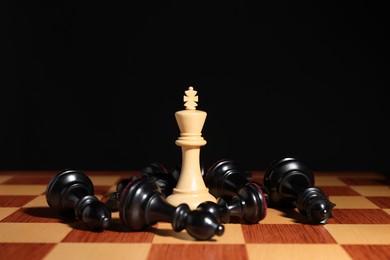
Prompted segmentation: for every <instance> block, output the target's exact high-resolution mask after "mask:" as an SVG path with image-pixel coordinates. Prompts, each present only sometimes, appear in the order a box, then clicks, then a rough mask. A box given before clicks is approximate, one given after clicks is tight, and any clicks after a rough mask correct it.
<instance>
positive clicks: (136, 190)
mask: <svg viewBox="0 0 390 260" xmlns="http://www.w3.org/2000/svg"><path fill="white" fill-rule="evenodd" d="M119 199H120V203H119V216H120V219H121V221H122V223H123V224H124V225H125V226H128V227H130V228H131V229H133V230H142V229H145V228H147V227H149V226H151V225H154V224H156V223H157V222H168V223H171V224H172V228H173V230H174V231H176V232H179V231H181V230H183V229H185V230H186V231H187V232H188V234H189V235H191V236H192V237H194V238H195V239H197V240H209V239H210V238H212V237H213V236H214V235H218V236H221V235H222V234H223V232H224V226H223V225H220V224H219V222H218V220H217V218H216V217H215V216H214V215H213V214H212V213H210V212H208V211H201V210H192V211H191V210H190V208H189V206H188V205H187V204H185V203H183V204H180V205H178V206H177V207H175V206H173V205H171V204H170V203H168V202H167V200H166V197H165V195H164V194H163V193H162V192H161V190H160V187H159V186H158V185H157V184H156V183H155V182H153V181H151V180H150V179H147V178H134V179H133V180H132V181H131V182H129V183H128V185H127V186H126V187H125V188H124V190H123V192H122V194H121V196H120V198H119Z"/></svg>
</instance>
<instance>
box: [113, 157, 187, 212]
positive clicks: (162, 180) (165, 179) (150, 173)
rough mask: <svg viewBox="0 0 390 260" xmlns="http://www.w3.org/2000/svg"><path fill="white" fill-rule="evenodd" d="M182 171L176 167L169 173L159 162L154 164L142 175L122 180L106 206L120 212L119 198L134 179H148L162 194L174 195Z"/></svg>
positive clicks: (143, 170) (141, 173)
mask: <svg viewBox="0 0 390 260" xmlns="http://www.w3.org/2000/svg"><path fill="white" fill-rule="evenodd" d="M179 173H180V170H179V168H178V167H175V168H173V169H171V170H170V171H168V170H167V169H166V168H165V167H164V166H163V165H162V164H160V163H158V162H153V163H150V164H149V165H147V166H146V167H144V168H142V170H141V172H140V174H139V175H138V174H137V175H133V176H131V177H129V178H125V179H122V180H120V182H118V184H117V186H116V191H115V192H112V193H109V194H108V195H107V201H106V205H107V206H108V207H109V208H110V210H111V211H112V212H116V211H118V210H119V197H120V193H121V192H122V190H123V188H124V187H126V186H127V184H128V183H129V182H131V180H132V179H133V178H136V177H138V176H141V177H142V178H147V179H149V180H151V181H153V182H155V183H156V184H157V185H158V186H159V187H160V190H161V192H162V193H163V194H164V195H165V196H168V195H170V194H172V192H173V188H174V187H175V186H176V183H177V180H178V177H179V176H178V174H179Z"/></svg>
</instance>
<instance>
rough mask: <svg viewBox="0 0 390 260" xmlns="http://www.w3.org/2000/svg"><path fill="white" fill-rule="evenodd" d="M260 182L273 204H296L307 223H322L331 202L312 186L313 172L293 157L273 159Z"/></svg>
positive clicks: (285, 205) (326, 216)
mask: <svg viewBox="0 0 390 260" xmlns="http://www.w3.org/2000/svg"><path fill="white" fill-rule="evenodd" d="M264 185H265V186H266V187H267V189H268V191H269V200H270V204H271V205H272V206H273V207H278V206H279V207H296V208H297V209H298V211H299V212H300V213H301V214H302V215H304V216H306V217H307V218H308V219H309V220H310V221H311V222H313V223H319V224H325V223H326V222H327V221H328V219H329V218H331V217H332V209H333V208H334V206H335V204H334V203H332V202H330V201H329V198H328V196H326V195H325V193H324V192H323V191H322V190H321V189H320V188H318V187H315V186H314V174H313V172H312V171H310V170H309V169H308V168H307V167H306V166H305V165H304V164H303V163H302V162H301V161H300V160H298V159H296V158H282V159H278V160H275V161H274V162H272V163H271V164H270V166H269V167H268V168H267V170H266V172H265V175H264Z"/></svg>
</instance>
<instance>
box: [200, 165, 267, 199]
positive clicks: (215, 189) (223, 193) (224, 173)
mask: <svg viewBox="0 0 390 260" xmlns="http://www.w3.org/2000/svg"><path fill="white" fill-rule="evenodd" d="M249 177H250V174H249V173H248V172H247V171H245V170H244V169H243V168H242V167H241V166H240V165H239V164H238V163H237V162H236V161H234V160H230V159H221V160H218V161H216V162H215V163H213V164H212V165H211V166H210V167H209V168H208V169H207V171H206V173H205V175H204V177H203V178H204V181H205V184H206V186H207V187H208V189H209V192H210V193H211V194H212V195H213V196H214V197H216V198H219V197H222V198H224V199H231V198H232V197H233V196H235V195H237V193H238V192H239V190H240V189H241V188H243V187H245V186H246V185H247V184H249V183H253V184H256V185H257V186H258V187H259V188H260V190H261V191H262V192H263V194H264V196H265V197H266V198H265V199H266V201H267V190H266V187H265V186H264V185H263V184H262V183H259V182H256V181H253V180H251V179H249Z"/></svg>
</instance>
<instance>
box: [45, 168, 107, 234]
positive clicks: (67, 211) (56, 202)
mask: <svg viewBox="0 0 390 260" xmlns="http://www.w3.org/2000/svg"><path fill="white" fill-rule="evenodd" d="M46 201H47V204H48V205H49V207H50V208H51V209H52V210H53V211H54V212H55V213H56V214H58V215H60V216H62V217H68V218H69V217H70V218H72V217H76V218H78V219H80V220H82V221H83V222H84V223H85V224H86V225H88V226H89V227H90V228H93V229H104V228H107V227H108V226H109V224H110V220H111V212H110V211H109V209H108V207H107V206H106V205H105V204H104V203H103V202H101V201H99V200H98V199H97V198H96V197H95V196H94V187H93V184H92V181H91V180H90V179H89V177H88V176H86V175H85V174H84V173H82V172H80V171H75V170H66V171H62V172H59V173H58V174H57V175H56V176H54V177H53V178H52V179H51V181H50V182H49V184H48V186H47V188H46Z"/></svg>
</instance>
